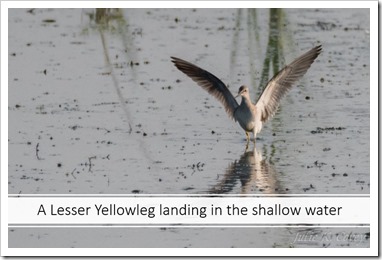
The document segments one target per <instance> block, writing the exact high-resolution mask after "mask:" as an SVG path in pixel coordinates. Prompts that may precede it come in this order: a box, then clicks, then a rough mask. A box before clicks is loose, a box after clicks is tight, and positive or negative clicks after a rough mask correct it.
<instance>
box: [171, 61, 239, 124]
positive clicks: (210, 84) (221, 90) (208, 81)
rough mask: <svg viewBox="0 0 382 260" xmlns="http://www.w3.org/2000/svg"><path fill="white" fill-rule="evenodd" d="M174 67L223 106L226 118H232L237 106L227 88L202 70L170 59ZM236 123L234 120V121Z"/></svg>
mask: <svg viewBox="0 0 382 260" xmlns="http://www.w3.org/2000/svg"><path fill="white" fill-rule="evenodd" d="M171 59H172V62H173V63H174V64H175V66H176V67H177V68H178V69H179V70H180V71H182V72H183V73H184V74H186V75H187V76H189V77H190V78H191V79H192V80H193V81H195V82H196V83H197V84H198V85H199V86H201V87H202V88H203V89H205V90H206V91H208V93H210V94H211V95H212V96H214V97H215V98H217V99H218V100H219V101H220V102H221V103H222V104H223V106H224V109H225V110H226V112H227V114H228V116H229V117H230V118H232V119H235V118H234V112H235V109H236V108H237V107H238V106H239V104H238V103H237V101H236V99H235V98H234V96H233V95H232V94H231V92H230V91H229V90H228V88H227V86H226V85H225V84H224V83H223V82H222V81H221V80H220V79H218V78H217V77H216V76H214V75H212V74H211V73H209V72H208V71H206V70H203V69H201V68H199V67H197V66H195V65H193V64H191V63H189V62H187V61H185V60H182V59H179V58H175V57H171ZM235 121H236V119H235Z"/></svg>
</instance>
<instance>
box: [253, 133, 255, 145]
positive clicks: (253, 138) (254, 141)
mask: <svg viewBox="0 0 382 260" xmlns="http://www.w3.org/2000/svg"><path fill="white" fill-rule="evenodd" d="M253 143H254V144H256V132H255V130H253Z"/></svg>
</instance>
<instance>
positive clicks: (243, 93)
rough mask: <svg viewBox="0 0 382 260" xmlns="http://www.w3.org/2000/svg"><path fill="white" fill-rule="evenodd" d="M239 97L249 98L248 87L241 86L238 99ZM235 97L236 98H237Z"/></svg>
mask: <svg viewBox="0 0 382 260" xmlns="http://www.w3.org/2000/svg"><path fill="white" fill-rule="evenodd" d="M238 96H242V97H245V96H249V90H248V87H247V86H244V85H243V86H241V87H240V88H239V91H238V92H237V95H236V97H238ZM236 97H235V98H236Z"/></svg>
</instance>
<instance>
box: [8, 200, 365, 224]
mask: <svg viewBox="0 0 382 260" xmlns="http://www.w3.org/2000/svg"><path fill="white" fill-rule="evenodd" d="M8 203H9V204H8V205H9V207H8V208H9V212H8V218H9V219H8V223H9V224H19V225H23V224H24V225H30V224H101V225H102V224H143V225H145V224H302V223H304V224H370V198H365V197H359V198H354V197H348V198H347V197H345V198H344V197H342V198H336V197H314V198H306V197H304V198H299V197H284V198H249V197H244V198H243V197H241V198H234V197H228V198H227V197H207V198H200V197H143V198H142V197H127V198H125V197H117V198H102V197H91V198H89V197H85V198H81V197H79V198H78V197H77V198H74V197H69V198H67V197H58V198H52V197H48V198H46V197H38V198H35V197H32V198H31V197H29V198H28V197H21V198H8Z"/></svg>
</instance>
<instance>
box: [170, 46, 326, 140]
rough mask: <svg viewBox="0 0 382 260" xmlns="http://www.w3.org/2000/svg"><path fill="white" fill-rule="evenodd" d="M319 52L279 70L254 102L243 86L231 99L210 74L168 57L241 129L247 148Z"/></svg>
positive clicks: (225, 88)
mask: <svg viewBox="0 0 382 260" xmlns="http://www.w3.org/2000/svg"><path fill="white" fill-rule="evenodd" d="M321 51H322V45H318V46H316V47H314V48H312V49H311V50H309V51H307V52H306V53H304V54H302V55H301V56H299V57H298V58H296V59H295V60H294V61H292V62H291V63H289V64H288V65H286V66H285V67H284V68H282V69H281V70H280V71H279V72H277V73H276V75H274V76H273V77H272V78H271V79H270V80H269V81H268V83H267V84H266V86H265V88H264V90H263V92H262V93H261V94H260V96H259V98H258V99H257V101H256V103H252V101H251V98H250V94H249V88H248V87H247V86H246V85H242V86H240V88H239V91H238V93H237V95H236V96H234V95H233V94H232V93H231V92H230V91H229V89H228V87H227V86H226V85H225V84H224V83H223V82H222V81H221V80H220V79H219V78H217V77H216V76H215V75H213V74H212V73H210V72H208V71H206V70H204V69H202V68H200V67H198V66H196V65H194V64H192V63H190V62H188V61H185V60H182V59H180V58H176V57H173V56H171V61H172V62H173V63H174V65H175V66H176V68H178V69H179V70H180V71H181V72H183V73H184V74H186V75H187V76H189V77H190V78H191V79H192V80H193V81H195V82H196V83H197V84H198V85H199V86H200V87H202V88H203V89H204V90H206V91H207V92H208V93H209V94H211V95H212V96H214V97H215V98H216V99H217V100H218V101H220V102H221V103H222V104H223V107H224V108H225V111H226V112H227V114H228V116H229V117H230V118H231V119H233V120H235V121H237V122H238V123H239V125H240V126H241V127H242V128H243V129H244V131H245V135H246V141H247V147H248V143H249V141H250V133H251V132H252V133H253V142H254V143H256V136H257V134H258V133H259V132H260V131H261V129H262V127H263V124H264V123H265V122H267V121H268V120H269V119H271V118H272V117H273V116H274V115H275V113H276V111H277V109H278V107H279V105H280V100H281V99H282V98H283V97H284V96H285V95H286V94H287V93H288V91H290V90H291V89H292V87H293V84H294V83H296V82H297V81H298V80H299V79H300V78H302V77H303V76H304V75H305V73H306V72H307V71H308V69H309V68H310V66H311V65H312V63H313V62H314V60H315V59H316V58H317V57H318V55H319V54H320V53H321ZM237 97H241V103H240V104H239V103H238V102H237V100H236V98H237Z"/></svg>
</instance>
